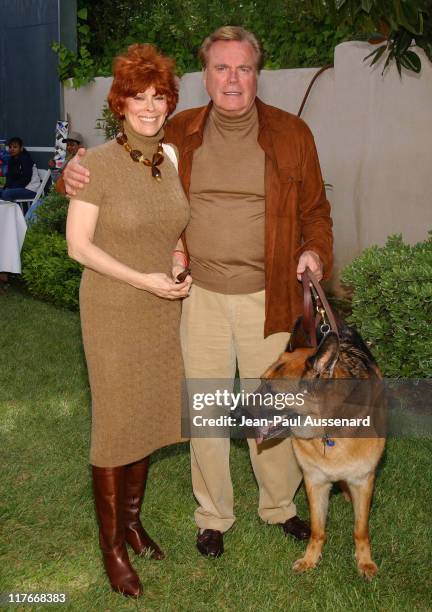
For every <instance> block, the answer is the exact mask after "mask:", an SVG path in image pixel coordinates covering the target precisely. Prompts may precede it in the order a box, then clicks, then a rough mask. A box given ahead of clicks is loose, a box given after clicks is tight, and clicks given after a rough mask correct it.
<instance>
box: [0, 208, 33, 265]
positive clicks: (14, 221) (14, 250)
mask: <svg viewBox="0 0 432 612" xmlns="http://www.w3.org/2000/svg"><path fill="white" fill-rule="evenodd" d="M26 231H27V225H26V222H25V221H24V215H23V213H22V210H21V208H20V207H19V205H18V204H16V203H15V202H6V201H5V200H0V272H12V273H14V274H20V273H21V247H22V245H23V242H24V238H25V235H26Z"/></svg>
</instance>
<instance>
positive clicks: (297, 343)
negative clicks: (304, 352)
mask: <svg viewBox="0 0 432 612" xmlns="http://www.w3.org/2000/svg"><path fill="white" fill-rule="evenodd" d="M309 347H310V341H309V337H308V334H307V333H306V332H305V330H304V329H303V317H299V318H298V319H297V321H296V322H295V324H294V328H293V330H292V332H291V336H290V337H289V340H288V344H287V345H286V348H285V353H293V352H294V351H295V350H296V349H298V348H309Z"/></svg>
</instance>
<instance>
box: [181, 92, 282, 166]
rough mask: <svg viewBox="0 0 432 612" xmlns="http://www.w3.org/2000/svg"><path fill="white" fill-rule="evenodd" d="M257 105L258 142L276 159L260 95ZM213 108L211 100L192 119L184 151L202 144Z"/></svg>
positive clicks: (256, 100)
mask: <svg viewBox="0 0 432 612" xmlns="http://www.w3.org/2000/svg"><path fill="white" fill-rule="evenodd" d="M255 106H256V109H257V113H258V144H259V145H260V146H261V148H262V149H263V151H264V152H265V154H266V155H268V156H269V157H270V158H271V159H275V153H274V149H273V143H272V136H271V126H270V125H269V123H268V119H267V114H266V107H267V104H264V102H262V101H261V100H260V99H259V98H258V97H257V98H255ZM212 108H213V102H211V101H210V102H209V103H208V104H207V106H203V107H202V108H201V109H200V110H199V112H198V113H197V114H196V115H195V117H194V118H193V119H192V121H190V122H189V125H188V126H187V128H186V137H187V138H188V140H187V141H186V143H185V149H184V152H185V153H186V152H188V151H194V150H195V149H198V148H199V147H200V146H201V145H202V141H203V135H204V128H205V125H206V123H207V120H208V117H209V114H210V112H211V110H212Z"/></svg>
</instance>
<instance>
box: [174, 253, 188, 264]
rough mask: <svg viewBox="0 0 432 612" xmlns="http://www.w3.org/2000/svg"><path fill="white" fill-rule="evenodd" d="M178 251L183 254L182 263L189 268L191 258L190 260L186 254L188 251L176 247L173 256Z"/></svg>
mask: <svg viewBox="0 0 432 612" xmlns="http://www.w3.org/2000/svg"><path fill="white" fill-rule="evenodd" d="M176 253H178V254H179V255H181V257H182V258H183V259H182V265H183V267H184V268H187V266H188V263H189V260H188V258H187V256H186V253H185V252H184V251H179V250H177V249H176V250H175V251H173V256H175V254H176ZM176 259H177V258H176Z"/></svg>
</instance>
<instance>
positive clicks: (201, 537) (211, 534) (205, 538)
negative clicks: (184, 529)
mask: <svg viewBox="0 0 432 612" xmlns="http://www.w3.org/2000/svg"><path fill="white" fill-rule="evenodd" d="M196 546H197V548H198V550H199V551H200V553H201V554H202V555H204V556H205V557H212V558H213V559H216V558H217V557H220V556H221V555H223V552H224V545H223V533H222V532H220V531H217V530H216V529H204V531H203V532H202V533H200V532H199V531H198V535H197V543H196Z"/></svg>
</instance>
